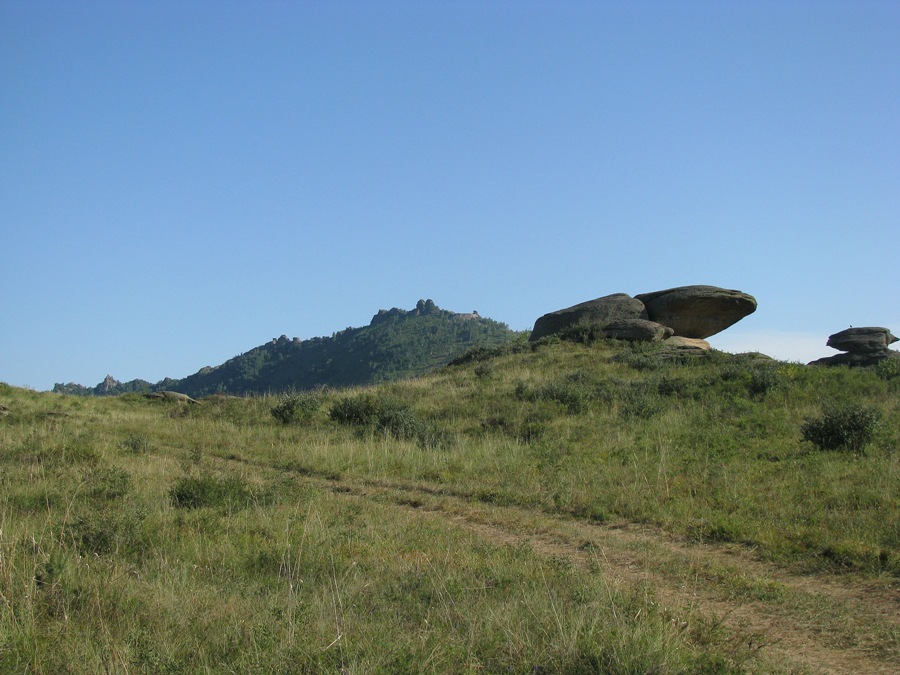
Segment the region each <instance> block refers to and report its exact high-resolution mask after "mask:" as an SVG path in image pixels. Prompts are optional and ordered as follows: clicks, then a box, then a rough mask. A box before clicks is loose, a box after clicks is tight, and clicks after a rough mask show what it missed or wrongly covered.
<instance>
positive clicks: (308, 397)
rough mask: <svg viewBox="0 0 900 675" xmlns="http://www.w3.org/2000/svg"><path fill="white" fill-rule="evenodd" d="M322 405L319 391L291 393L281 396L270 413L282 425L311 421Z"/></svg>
mask: <svg viewBox="0 0 900 675" xmlns="http://www.w3.org/2000/svg"><path fill="white" fill-rule="evenodd" d="M321 405H322V394H321V392H319V391H299V392H298V391H289V392H285V393H283V394H281V396H279V397H278V403H276V404H275V405H274V406H272V408H271V409H270V410H269V412H270V413H271V414H272V417H274V418H275V419H276V420H277V421H278V422H280V423H281V424H292V423H295V422H302V421H306V420H309V419H310V418H311V417H312V416H313V415H315V414H316V412H318V410H319V407H320V406H321Z"/></svg>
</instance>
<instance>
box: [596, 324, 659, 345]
mask: <svg viewBox="0 0 900 675" xmlns="http://www.w3.org/2000/svg"><path fill="white" fill-rule="evenodd" d="M603 334H604V335H605V336H606V337H608V338H612V339H613V340H629V341H631V342H659V341H660V340H665V339H666V338H667V337H671V335H672V329H671V328H669V327H668V326H663V325H661V324H658V323H656V322H654V321H647V320H646V319H619V320H618V321H611V322H610V323H607V324H605V325H604V326H603Z"/></svg>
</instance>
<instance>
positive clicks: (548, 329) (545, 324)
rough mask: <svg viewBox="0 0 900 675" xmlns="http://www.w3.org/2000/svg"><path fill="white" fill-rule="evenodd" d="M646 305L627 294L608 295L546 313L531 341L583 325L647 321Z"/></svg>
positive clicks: (536, 324)
mask: <svg viewBox="0 0 900 675" xmlns="http://www.w3.org/2000/svg"><path fill="white" fill-rule="evenodd" d="M646 318H647V312H646V311H645V310H644V303H642V302H641V301H640V300H636V299H634V298H632V297H631V296H630V295H628V294H627V293H614V294H613V295H605V296H603V297H602V298H597V299H596V300H588V301H587V302H582V303H581V304H578V305H574V306H573V307H567V308H566V309H560V310H557V311H555V312H550V313H549V314H544V316H542V317H541V318H539V319H538V320H537V321H535V322H534V330H532V331H531V337H529V338H528V339H529V340H531V341H532V342H534V341H535V340H539V339H540V338H542V337H546V336H547V335H553V334H554V333H558V332H560V331H561V330H564V329H566V328H568V327H570V326H575V325H577V324H580V323H589V324H596V325H601V326H602V325H605V324H608V323H610V322H612V321H620V320H623V319H646Z"/></svg>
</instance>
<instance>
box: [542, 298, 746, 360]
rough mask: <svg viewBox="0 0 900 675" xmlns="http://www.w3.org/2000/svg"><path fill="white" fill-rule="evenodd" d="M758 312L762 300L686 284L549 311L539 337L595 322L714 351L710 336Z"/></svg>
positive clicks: (620, 332)
mask: <svg viewBox="0 0 900 675" xmlns="http://www.w3.org/2000/svg"><path fill="white" fill-rule="evenodd" d="M754 311H756V299H755V298H754V297H753V296H752V295H748V294H747V293H744V292H742V291H735V290H728V289H725V288H719V287H717V286H680V287H678V288H669V289H666V290H663V291H654V292H652V293H641V294H639V295H636V296H634V297H631V296H630V295H628V294H626V293H615V294H613V295H606V296H604V297H602V298H597V299H596V300H589V301H587V302H582V303H580V304H578V305H574V306H573V307H568V308H566V309H560V310H557V311H555V312H550V313H548V314H544V315H543V316H542V317H540V318H539V319H538V320H537V321H535V323H534V329H533V330H532V332H531V336H530V337H529V340H531V341H535V340H539V339H540V338H542V337H546V336H548V335H553V334H555V333H559V332H560V331H563V330H566V329H568V328H570V327H573V326H577V325H591V326H596V327H598V328H599V329H600V331H601V332H602V334H603V335H604V336H605V337H609V338H613V339H617V340H630V341H637V342H664V343H665V344H667V345H668V346H671V347H676V348H679V349H688V350H708V349H709V343H708V342H707V341H706V339H705V338H708V337H710V336H712V335H715V334H716V333H719V332H721V331H723V330H725V329H726V328H728V327H729V326H731V325H733V324H735V323H737V322H738V321H740V320H741V319H743V318H744V317H745V316H747V315H748V314H752V313H753V312H754Z"/></svg>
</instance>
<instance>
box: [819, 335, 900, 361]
mask: <svg viewBox="0 0 900 675" xmlns="http://www.w3.org/2000/svg"><path fill="white" fill-rule="evenodd" d="M897 340H898V338H897V337H896V336H895V335H892V334H891V331H890V330H889V329H887V328H882V327H880V326H864V327H860V328H848V329H846V330H842V331H840V332H838V333H835V334H834V335H829V336H828V342H826V343H825V344H826V345H827V346H828V347H832V348H833V349H837V350H838V351H841V352H843V353H842V354H835V355H834V356H826V357H825V358H821V359H817V360H815V361H811V362H810V363H809V365H811V366H850V367H865V366H874V365H876V364H878V363H880V362H881V361H884V360H885V359H889V358H900V353H898V352H895V351H893V350H891V349H889V347H888V346H889V345H891V344H893V343H894V342H897Z"/></svg>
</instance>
